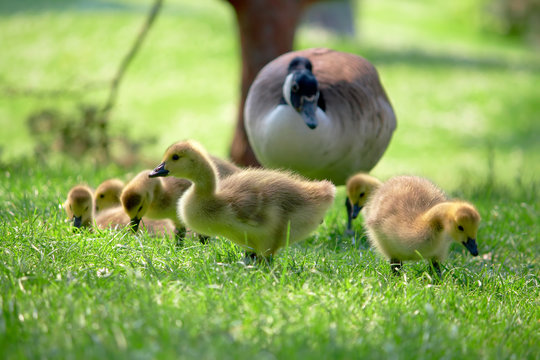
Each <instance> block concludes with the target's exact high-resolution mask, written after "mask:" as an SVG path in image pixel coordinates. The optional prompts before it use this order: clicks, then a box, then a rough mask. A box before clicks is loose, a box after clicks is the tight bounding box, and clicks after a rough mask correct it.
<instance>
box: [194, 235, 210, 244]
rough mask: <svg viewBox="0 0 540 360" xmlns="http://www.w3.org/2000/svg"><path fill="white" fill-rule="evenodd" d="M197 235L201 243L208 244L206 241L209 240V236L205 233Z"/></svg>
mask: <svg viewBox="0 0 540 360" xmlns="http://www.w3.org/2000/svg"><path fill="white" fill-rule="evenodd" d="M197 237H198V238H199V241H200V242H201V244H203V245H206V244H208V241H209V240H210V236H206V235H202V234H198V235H197Z"/></svg>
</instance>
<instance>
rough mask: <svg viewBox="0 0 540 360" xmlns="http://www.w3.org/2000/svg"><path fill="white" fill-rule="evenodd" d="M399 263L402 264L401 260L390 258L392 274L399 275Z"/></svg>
mask: <svg viewBox="0 0 540 360" xmlns="http://www.w3.org/2000/svg"><path fill="white" fill-rule="evenodd" d="M401 265H403V263H402V262H401V260H398V259H390V269H391V270H392V274H394V275H399V274H400V272H401Z"/></svg>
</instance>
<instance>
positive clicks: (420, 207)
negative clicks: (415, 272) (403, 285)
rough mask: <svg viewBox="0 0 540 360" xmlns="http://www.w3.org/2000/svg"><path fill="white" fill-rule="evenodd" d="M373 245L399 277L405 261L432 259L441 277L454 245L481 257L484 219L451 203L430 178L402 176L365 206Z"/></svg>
mask: <svg viewBox="0 0 540 360" xmlns="http://www.w3.org/2000/svg"><path fill="white" fill-rule="evenodd" d="M364 223H365V226H366V228H367V234H368V237H369V240H370V242H371V244H372V245H373V246H374V247H375V249H376V250H377V251H379V252H380V253H381V254H382V255H384V256H385V257H386V258H388V259H389V260H390V267H391V269H392V271H393V272H394V273H398V272H399V270H400V268H401V265H402V262H403V261H404V260H419V259H427V260H429V261H430V262H431V264H432V265H433V269H435V271H436V272H437V274H438V275H439V277H440V274H441V270H440V262H441V261H442V260H444V259H445V258H446V256H447V254H448V250H449V247H450V245H451V244H452V242H453V241H454V242H457V243H460V244H463V245H464V246H465V247H466V248H467V250H469V252H470V253H471V254H472V255H473V256H477V255H478V249H477V245H476V235H477V232H478V226H479V223H480V215H479V214H478V211H477V210H476V209H475V207H474V206H473V205H471V204H469V203H467V202H464V201H461V200H449V199H448V198H447V197H446V195H445V194H444V193H443V191H442V190H440V189H439V188H438V187H437V186H435V185H434V184H433V183H431V182H430V181H429V180H426V179H424V178H420V177H414V176H398V177H395V178H392V179H390V180H388V181H387V182H385V183H384V184H383V185H381V186H380V187H379V188H378V189H377V190H376V191H375V192H374V193H373V195H372V196H371V197H370V198H369V199H368V202H367V204H366V206H365V207H364Z"/></svg>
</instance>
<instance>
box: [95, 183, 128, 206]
mask: <svg viewBox="0 0 540 360" xmlns="http://www.w3.org/2000/svg"><path fill="white" fill-rule="evenodd" d="M123 188H124V182H123V181H122V180H119V179H109V180H105V181H104V182H102V183H101V184H99V186H98V187H97V189H96V191H95V192H94V199H95V202H96V212H98V211H103V210H106V209H109V208H112V207H117V206H120V205H121V203H120V194H121V193H122V189H123Z"/></svg>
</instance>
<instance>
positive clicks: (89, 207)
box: [63, 185, 94, 229]
mask: <svg viewBox="0 0 540 360" xmlns="http://www.w3.org/2000/svg"><path fill="white" fill-rule="evenodd" d="M63 206H64V210H65V211H66V214H67V216H68V219H70V220H71V221H72V223H73V226H74V227H76V228H78V229H80V228H82V227H84V228H86V227H90V226H92V222H93V219H94V200H93V197H92V190H91V189H90V188H89V187H88V186H86V185H77V186H74V187H73V188H71V189H70V190H69V192H68V195H67V199H66V201H65V202H64V204H63Z"/></svg>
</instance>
